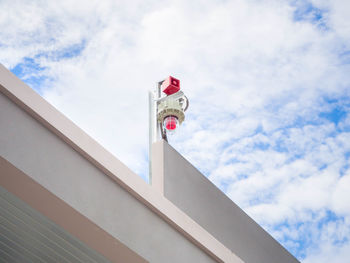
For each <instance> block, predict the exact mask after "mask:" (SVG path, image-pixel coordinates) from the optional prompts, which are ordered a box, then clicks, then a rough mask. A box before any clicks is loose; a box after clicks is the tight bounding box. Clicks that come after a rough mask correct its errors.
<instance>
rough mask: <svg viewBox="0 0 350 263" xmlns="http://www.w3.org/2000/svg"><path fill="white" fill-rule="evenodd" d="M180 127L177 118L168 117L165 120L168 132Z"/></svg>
mask: <svg viewBox="0 0 350 263" xmlns="http://www.w3.org/2000/svg"><path fill="white" fill-rule="evenodd" d="M177 125H178V120H177V118H176V117H175V116H168V117H166V118H165V119H164V126H165V129H167V130H168V131H174V130H175V129H176V127H177Z"/></svg>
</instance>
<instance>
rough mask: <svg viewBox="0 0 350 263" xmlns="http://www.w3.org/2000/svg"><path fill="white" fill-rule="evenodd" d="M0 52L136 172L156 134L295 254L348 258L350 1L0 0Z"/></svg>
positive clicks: (320, 262) (343, 261)
mask: <svg viewBox="0 0 350 263" xmlns="http://www.w3.org/2000/svg"><path fill="white" fill-rule="evenodd" d="M0 62H1V63H2V64H4V65H5V66H6V67H7V68H9V69H10V70H11V71H12V72H13V73H14V74H16V75H17V76H18V77H19V78H21V79H22V80H23V81H25V82H26V83H27V84H28V85H29V86H30V87H32V88H33V89H34V90H36V91H37V92H38V93H39V94H40V95H41V96H43V97H44V98H45V99H46V100H48V101H49V102H50V103H52V104H53V105H54V106H55V107H56V108H57V109H59V110H60V111H61V112H63V113H64V114H65V115H66V116H67V117H69V118H70V119H71V120H72V121H74V122H75V123H76V124H77V125H78V126H80V127H81V128H82V129H83V130H85V131H86V132H87V133H88V134H90V135H91V136H92V137H93V138H95V139H96V140H97V141H98V142H100V143H101V144H102V145H103V146H104V147H105V148H107V149H108V150H109V151H111V152H112V153H113V154H114V155H115V156H116V157H117V158H119V159H120V160H121V161H123V162H124V163H126V164H127V165H128V166H129V167H130V168H131V169H132V170H134V171H135V172H136V173H137V174H139V175H140V176H141V177H143V178H144V179H145V180H147V174H148V172H147V171H148V105H147V103H148V102H147V99H148V95H147V91H148V90H150V89H153V88H154V87H155V85H156V82H157V81H160V80H162V79H164V78H165V77H166V76H168V75H173V76H175V77H177V78H179V79H180V80H181V85H182V90H183V91H184V92H185V93H186V95H187V97H188V98H189V100H190V107H189V110H188V111H187V115H186V121H185V122H184V124H183V125H182V127H181V128H180V130H179V131H178V133H177V134H175V135H174V136H172V137H171V138H170V143H171V144H172V145H173V146H174V148H176V149H177V150H178V151H179V152H180V153H181V154H182V155H184V156H185V157H186V158H187V159H188V160H189V161H190V162H192V163H193V164H194V165H195V166H196V167H197V168H198V169H199V170H200V171H201V172H202V173H203V174H204V175H205V176H207V177H208V178H209V179H210V180H211V181H212V182H213V183H215V184H216V185H217V186H218V187H219V188H220V189H222V190H223V191H224V192H225V193H226V194H227V195H228V196H229V197H230V198H231V199H232V200H233V201H235V202H236V203H237V204H238V205H240V206H241V207H242V208H243V209H244V210H245V211H246V212H247V213H248V214H249V215H250V216H251V217H253V218H254V219H255V220H256V221H257V222H258V223H259V224H261V225H262V226H263V227H264V228H265V229H266V230H268V231H269V232H270V233H271V234H272V235H273V236H274V237H275V238H276V239H277V240H278V241H279V242H281V243H282V244H283V245H284V246H285V247H286V248H287V249H288V250H289V251H290V252H291V253H292V254H294V255H295V256H296V257H297V258H298V259H299V260H301V261H302V262H303V263H311V262H317V263H326V262H327V263H328V262H332V263H348V262H349V258H350V240H349V237H350V165H349V159H350V1H348V0H332V1H327V0H309V1H298V0H290V1H288V0H285V1H283V0H206V1H204V0H203V1H200V0H191V1H186V0H174V1H171V0H164V1H155V0H154V1H153V0H132V1H127V0H90V1H82V0H81V1H72V0H60V1H44V0H42V1H39V0H32V1H25V0H22V1H20V0H0Z"/></svg>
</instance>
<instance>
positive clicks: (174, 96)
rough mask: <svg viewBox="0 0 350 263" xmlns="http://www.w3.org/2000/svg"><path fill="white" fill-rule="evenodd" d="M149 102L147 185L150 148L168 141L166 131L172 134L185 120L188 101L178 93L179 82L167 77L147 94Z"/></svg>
mask: <svg viewBox="0 0 350 263" xmlns="http://www.w3.org/2000/svg"><path fill="white" fill-rule="evenodd" d="M148 100H149V102H148V103H149V148H148V150H149V158H148V159H149V177H148V178H149V184H152V146H153V144H154V143H155V142H157V141H159V140H162V139H163V140H165V141H166V142H167V141H168V138H167V131H168V132H169V133H171V132H174V131H175V129H176V128H177V126H178V125H181V123H182V122H183V121H184V119H185V114H184V112H185V111H186V110H187V108H188V105H189V104H188V99H187V97H186V96H185V94H184V93H183V92H182V91H180V80H178V79H176V78H174V77H172V76H169V77H168V78H166V79H165V80H162V81H160V82H158V83H157V87H156V89H155V90H153V91H150V92H149V94H148Z"/></svg>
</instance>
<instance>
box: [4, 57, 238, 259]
mask: <svg viewBox="0 0 350 263" xmlns="http://www.w3.org/2000/svg"><path fill="white" fill-rule="evenodd" d="M0 92H2V93H3V94H4V95H6V96H7V97H8V98H9V99H10V100H11V101H13V102H14V103H16V104H17V105H18V106H19V107H20V108H22V109H23V110H25V111H26V112H27V113H28V114H29V115H31V116H32V117H33V118H35V119H36V120H37V121H39V122H40V123H41V124H42V125H43V126H45V127H46V128H47V129H49V130H50V131H51V132H53V133H54V134H55V135H57V136H58V137H59V138H60V139H62V140H63V141H64V142H66V143H67V144H68V145H69V146H70V147H72V148H73V149H74V150H76V151H77V152H78V153H79V154H81V155H82V156H83V157H84V158H86V159H87V160H88V161H90V162H91V163H92V164H93V165H94V166H96V167H97V168H98V169H100V170H101V171H102V172H103V173H105V174H106V175H108V176H109V177H110V178H111V179H113V180H114V181H115V182H116V183H117V184H118V185H120V186H121V187H122V188H123V189H125V190H126V191H128V192H129V193H130V194H131V195H133V196H134V197H135V198H137V199H138V200H139V201H140V202H141V203H143V204H144V205H146V206H147V207H148V208H150V209H151V210H152V211H153V212H155V213H156V214H157V215H158V216H160V217H161V218H162V219H164V220H165V221H166V222H167V223H168V224H170V225H171V226H172V227H174V228H175V229H176V230H177V231H179V232H180V233H181V234H182V235H184V236H185V237H186V238H187V239H188V240H190V241H191V242H192V243H193V244H195V245H196V246H197V247H199V248H200V249H202V250H203V251H204V252H206V253H207V254H208V255H209V256H211V257H212V258H213V259H215V260H216V261H218V262H229V263H231V262H232V263H243V260H242V259H240V258H239V257H238V256H236V255H235V254H234V253H232V252H231V250H230V249H228V248H227V247H226V246H224V245H223V244H222V243H221V242H219V241H218V240H217V239H215V238H214V237H213V236H212V235H211V234H210V233H209V232H207V231H206V230H205V229H204V228H203V227H201V226H200V225H199V224H198V223H196V222H195V221H194V220H192V219H191V218H190V217H189V216H188V215H187V214H185V213H184V212H183V211H181V210H180V209H179V208H178V207H176V206H175V205H174V204H173V203H172V202H170V201H169V200H167V199H166V198H165V197H164V196H162V195H161V194H160V193H159V192H158V191H156V190H155V189H153V188H152V187H151V186H150V185H148V184H147V183H146V182H145V181H144V180H143V179H142V178H141V177H140V176H138V175H137V174H135V173H134V172H132V171H131V170H130V169H129V168H128V167H127V166H126V165H124V164H123V163H122V162H121V161H119V160H118V159H117V158H116V157H115V156H114V155H112V154H111V153H110V152H108V151H107V150H106V149H105V148H103V147H102V146H101V145H100V144H98V143H97V142H96V141H95V140H94V139H93V138H92V137H90V136H89V135H88V134H86V133H85V132H84V131H83V130H82V129H80V128H79V127H78V126H77V125H75V124H74V123H73V122H72V121H71V120H69V119H68V118H67V117H66V116H64V115H63V114H62V113H61V112H59V111H58V110H57V109H56V108H55V107H53V106H52V105H51V104H49V103H48V102H47V101H46V100H45V99H43V98H42V97H41V96H40V95H39V94H37V93H36V92H35V91H34V90H33V89H31V88H30V87H29V86H27V85H26V84H25V83H24V82H22V81H21V80H20V79H19V78H17V77H16V76H15V75H14V74H13V73H11V72H10V71H9V70H8V69H6V68H5V67H4V66H3V65H2V64H1V63H0Z"/></svg>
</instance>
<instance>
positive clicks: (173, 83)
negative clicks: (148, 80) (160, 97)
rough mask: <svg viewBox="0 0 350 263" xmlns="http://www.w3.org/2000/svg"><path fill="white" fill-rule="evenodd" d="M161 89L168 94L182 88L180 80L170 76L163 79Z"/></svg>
mask: <svg viewBox="0 0 350 263" xmlns="http://www.w3.org/2000/svg"><path fill="white" fill-rule="evenodd" d="M161 89H162V91H163V92H164V93H165V94H166V95H171V94H174V93H176V92H178V91H179V90H180V80H178V79H176V78H174V77H172V76H169V77H167V78H166V79H165V80H164V81H163V83H162V86H161Z"/></svg>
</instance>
